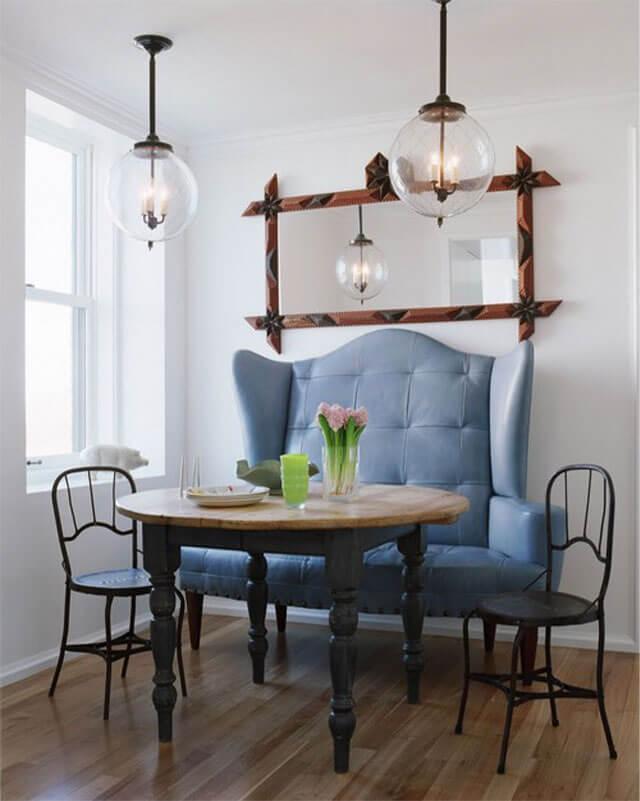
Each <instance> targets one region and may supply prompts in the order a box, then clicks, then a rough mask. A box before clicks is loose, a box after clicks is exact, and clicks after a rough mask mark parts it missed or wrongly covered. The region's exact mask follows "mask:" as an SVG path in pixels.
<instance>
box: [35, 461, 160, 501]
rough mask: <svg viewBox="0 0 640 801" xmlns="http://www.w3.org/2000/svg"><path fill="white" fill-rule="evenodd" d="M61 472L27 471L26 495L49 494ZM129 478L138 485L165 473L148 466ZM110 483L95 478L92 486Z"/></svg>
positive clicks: (137, 469) (108, 479)
mask: <svg viewBox="0 0 640 801" xmlns="http://www.w3.org/2000/svg"><path fill="white" fill-rule="evenodd" d="M61 472H62V470H46V469H45V470H33V471H27V480H26V491H27V495H38V494H41V493H45V492H46V493H50V492H51V488H52V486H53V482H54V481H55V479H56V477H57V476H58V475H59V474H60V473H61ZM131 476H132V478H133V480H134V481H135V482H136V484H138V483H139V482H140V481H146V480H148V479H160V478H166V473H165V472H164V470H158V469H157V468H154V467H152V466H150V465H148V466H147V467H141V468H136V469H135V470H134V471H132V473H131ZM110 482H111V479H110V478H107V477H106V476H105V477H104V478H96V479H95V480H94V481H93V485H94V486H99V485H100V484H108V483H110Z"/></svg>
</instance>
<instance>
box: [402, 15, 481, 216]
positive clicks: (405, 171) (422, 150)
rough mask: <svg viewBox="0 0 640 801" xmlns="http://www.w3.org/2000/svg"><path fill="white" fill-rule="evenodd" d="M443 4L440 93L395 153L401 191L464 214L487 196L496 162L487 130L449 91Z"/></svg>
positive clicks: (424, 210)
mask: <svg viewBox="0 0 640 801" xmlns="http://www.w3.org/2000/svg"><path fill="white" fill-rule="evenodd" d="M435 2H436V3H438V4H439V5H440V94H439V95H438V96H437V97H436V99H435V100H434V101H433V102H432V103H426V104H425V105H424V106H422V108H421V109H420V110H419V111H418V116H417V117H414V119H412V120H411V121H410V122H408V123H407V124H406V125H405V126H404V128H402V129H401V130H400V132H399V133H398V135H397V137H396V139H395V141H394V143H393V145H392V147H391V154H390V156H389V177H390V178H391V183H392V185H393V189H394V191H395V193H396V195H397V196H398V197H399V198H400V200H402V201H403V202H404V203H406V204H407V205H408V206H410V207H411V208H412V209H413V210H414V211H417V212H418V214H423V215H425V216H427V217H435V218H436V219H437V220H438V225H442V221H443V219H444V218H445V217H453V216H454V215H456V214H462V213H463V212H465V211H468V210H469V209H470V208H472V207H473V206H475V205H476V203H477V202H478V201H479V200H480V199H481V198H482V197H483V196H484V194H485V193H486V191H487V189H488V188H489V185H490V183H491V179H492V178H493V171H494V165H495V154H494V150H493V145H492V143H491V140H490V139H489V136H488V134H487V132H486V131H485V130H484V128H482V126H481V125H479V124H478V123H477V122H476V121H475V120H474V119H473V118H472V117H470V116H469V115H468V114H467V110H466V108H465V107H464V106H463V105H462V103H456V102H454V101H453V100H451V98H450V97H449V95H448V94H447V4H448V3H449V2H450V0H435Z"/></svg>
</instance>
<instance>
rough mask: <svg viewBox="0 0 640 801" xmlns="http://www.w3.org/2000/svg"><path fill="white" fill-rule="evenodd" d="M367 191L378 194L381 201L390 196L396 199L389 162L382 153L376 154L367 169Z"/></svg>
mask: <svg viewBox="0 0 640 801" xmlns="http://www.w3.org/2000/svg"><path fill="white" fill-rule="evenodd" d="M365 175H366V180H367V189H368V190H369V191H370V192H371V193H372V194H376V195H377V196H378V198H379V199H380V200H384V199H385V198H386V197H388V196H389V195H392V196H393V197H395V192H394V191H393V187H392V186H391V179H390V178H389V160H388V159H387V158H386V156H383V155H382V153H376V155H375V156H374V157H373V158H372V159H371V161H370V162H369V163H368V164H367V166H366V167H365Z"/></svg>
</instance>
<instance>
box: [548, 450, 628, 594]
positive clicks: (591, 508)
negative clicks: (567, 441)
mask: <svg viewBox="0 0 640 801" xmlns="http://www.w3.org/2000/svg"><path fill="white" fill-rule="evenodd" d="M584 473H586V476H585V478H586V493H585V494H586V498H585V499H584V511H583V512H581V513H580V514H579V515H577V516H576V515H575V514H573V513H570V501H571V496H570V492H569V476H570V475H571V474H584ZM557 482H559V483H560V485H561V490H562V489H563V490H564V510H565V514H564V530H563V531H562V532H561V535H562V536H561V538H559V541H558V538H557V537H556V538H555V540H556V541H554V536H553V534H554V532H553V530H552V529H553V526H552V517H551V497H552V492H553V489H554V486H555V485H556V483H557ZM598 501H599V502H598ZM615 506H616V496H615V490H614V486H613V480H612V479H611V476H610V475H609V473H608V472H607V471H606V470H605V469H604V467H600V466H599V465H595V464H572V465H567V466H566V467H562V468H561V469H560V470H558V471H557V472H556V473H554V474H553V476H552V477H551V479H550V480H549V483H548V484H547V492H546V498H545V507H546V525H547V579H546V589H547V592H550V591H551V573H552V565H553V554H554V552H562V551H567V550H568V549H569V548H571V547H573V546H574V545H577V544H578V543H583V544H586V545H587V546H589V547H590V549H591V550H592V551H593V555H594V556H595V558H596V559H597V560H598V562H600V564H602V565H603V574H602V582H601V584H600V591H599V592H598V595H597V597H596V598H595V599H594V601H593V604H592V606H593V605H594V604H602V602H603V600H604V596H605V594H606V592H607V587H608V586H609V578H610V576H611V562H612V556H613V528H614V520H615Z"/></svg>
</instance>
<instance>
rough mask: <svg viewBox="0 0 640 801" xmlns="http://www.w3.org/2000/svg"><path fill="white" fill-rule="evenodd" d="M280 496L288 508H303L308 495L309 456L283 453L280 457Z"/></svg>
mask: <svg viewBox="0 0 640 801" xmlns="http://www.w3.org/2000/svg"><path fill="white" fill-rule="evenodd" d="M280 475H281V477H282V496H283V497H284V502H285V503H286V504H287V506H288V507H289V508H290V509H304V504H305V501H306V500H307V496H308V495H309V457H308V456H307V454H306V453H285V454H283V455H282V456H281V457H280Z"/></svg>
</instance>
